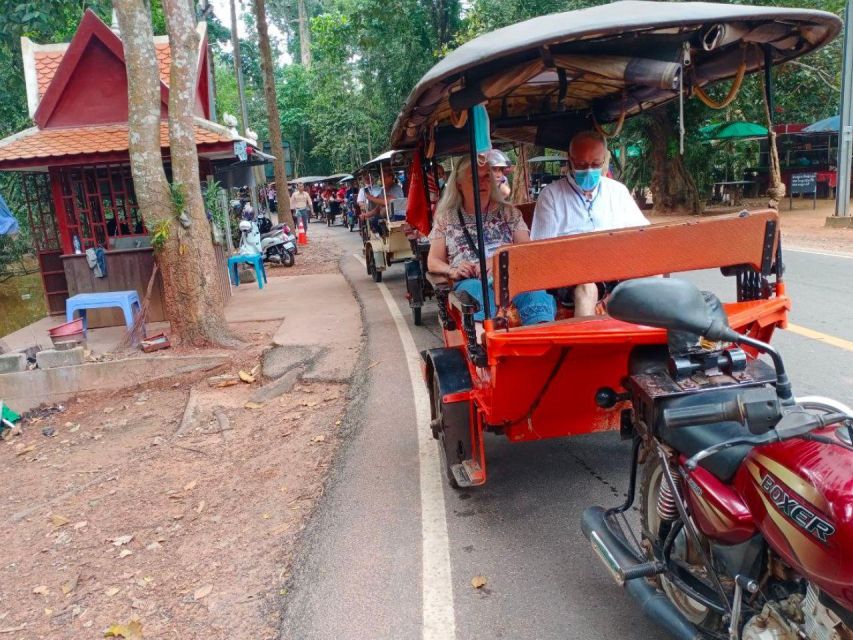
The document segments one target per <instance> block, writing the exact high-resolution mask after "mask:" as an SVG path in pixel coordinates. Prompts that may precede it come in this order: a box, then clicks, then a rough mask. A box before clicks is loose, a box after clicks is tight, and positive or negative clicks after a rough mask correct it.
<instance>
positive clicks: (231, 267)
mask: <svg viewBox="0 0 853 640" xmlns="http://www.w3.org/2000/svg"><path fill="white" fill-rule="evenodd" d="M238 264H250V265H252V266H254V267H255V276H256V277H257V280H258V288H259V289H263V288H264V283H265V282H266V281H267V272H266V270H265V269H264V261H263V258H262V257H261V254H259V253H258V254H255V255H251V256H249V255H236V256H231V257H230V258H228V275H230V276H231V284H233V285H234V286H235V287H239V286H240V274H239V273H237V265H238Z"/></svg>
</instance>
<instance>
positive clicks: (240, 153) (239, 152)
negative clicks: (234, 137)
mask: <svg viewBox="0 0 853 640" xmlns="http://www.w3.org/2000/svg"><path fill="white" fill-rule="evenodd" d="M234 155H235V156H237V159H238V160H239V161H240V162H246V158H248V157H249V155H248V153H247V152H246V141H245V140H238V141H237V142H235V143H234Z"/></svg>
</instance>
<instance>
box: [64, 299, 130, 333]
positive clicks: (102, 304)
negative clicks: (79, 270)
mask: <svg viewBox="0 0 853 640" xmlns="http://www.w3.org/2000/svg"><path fill="white" fill-rule="evenodd" d="M134 305H136V312H137V313H139V312H140V311H141V310H142V305H141V304H140V302H139V294H138V293H137V292H136V291H100V292H97V293H78V294H77V295H76V296H71V297H70V298H68V299H67V300H66V301H65V320H66V322H71V321H72V320H74V313H75V312H79V313H80V317H81V318H82V319H83V330H84V331H85V330H86V328H87V327H88V322H87V320H86V311H87V310H88V309H110V308H113V307H120V308H121V310H122V312H123V313H124V323H125V325H127V328H128V329H130V328H131V327H133V316H134V309H133V307H134Z"/></svg>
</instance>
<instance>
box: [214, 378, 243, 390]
mask: <svg viewBox="0 0 853 640" xmlns="http://www.w3.org/2000/svg"><path fill="white" fill-rule="evenodd" d="M235 384H240V381H239V380H223V381H222V382H220V383H218V384H217V385H216V388H217V389H224V388H225V387H233V386H234V385H235Z"/></svg>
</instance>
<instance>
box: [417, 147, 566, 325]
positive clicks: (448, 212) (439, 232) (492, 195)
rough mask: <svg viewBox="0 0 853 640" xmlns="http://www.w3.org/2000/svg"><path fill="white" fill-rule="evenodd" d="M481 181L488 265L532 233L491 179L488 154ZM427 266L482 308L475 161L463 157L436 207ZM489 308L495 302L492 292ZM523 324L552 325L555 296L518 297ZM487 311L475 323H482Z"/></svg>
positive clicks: (480, 161)
mask: <svg viewBox="0 0 853 640" xmlns="http://www.w3.org/2000/svg"><path fill="white" fill-rule="evenodd" d="M477 175H478V177H479V182H480V208H481V210H482V212H483V244H484V245H485V249H486V261H487V264H489V265H490V264H491V258H492V256H493V255H494V253H495V251H497V249H498V248H499V247H501V246H503V245H506V244H513V243H521V242H530V231H529V230H528V229H527V225H526V224H525V223H524V220H523V219H522V217H521V213H520V212H519V210H518V209H516V208H515V207H514V206H512V205H511V204H509V203H508V202H506V201H505V200H504V199H503V197H502V196H501V193H500V191H499V189H498V185H497V183H496V182H495V180H494V179H493V177H492V171H491V166H490V162H489V154H488V153H487V154H481V155H480V156H479V157H478V162H477ZM429 237H430V241H431V244H430V250H429V257H428V259H427V267H428V268H429V270H430V272H432V273H438V274H441V275H444V276H447V278H449V279H450V280H453V281H454V282H455V285H454V289H455V290H458V291H465V292H467V293H469V294H470V295H471V296H472V297H474V298H475V299H476V300H477V301H478V302H479V303H480V308H481V309H482V308H483V288H482V284H481V282H480V279H479V277H480V263H479V259H478V254H477V224H476V221H475V217H474V181H473V176H472V173H471V160H470V158H469V157H468V156H465V157H463V158H461V159H459V160H458V161H457V162H456V164H455V165H454V167H453V171H451V173H450V176H449V177H448V179H447V184H446V186H445V188H444V193H443V194H442V196H441V200H440V201H439V203H438V207H437V208H436V213H435V219H434V221H433V227H432V231H431V232H430V235H429ZM488 294H489V307H490V309H491V310H492V315H494V313H495V303H494V299H493V297H494V296H493V294H492V292H491V288H490V289H489V292H488ZM513 303H514V304H515V307H516V309H518V314H519V316H520V318H521V323H522V324H536V323H539V322H550V321H551V320H553V319H554V314H555V313H556V304H555V302H554V298H553V297H552V296H550V295H548V294H547V293H545V292H544V291H531V292H529V293H522V294H519V295H518V296H516V297H515V298H514V299H513ZM483 317H484V314H483V312H482V310H481V311H480V312H478V313H477V314H475V316H474V319H475V320H480V321H482V320H483Z"/></svg>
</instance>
